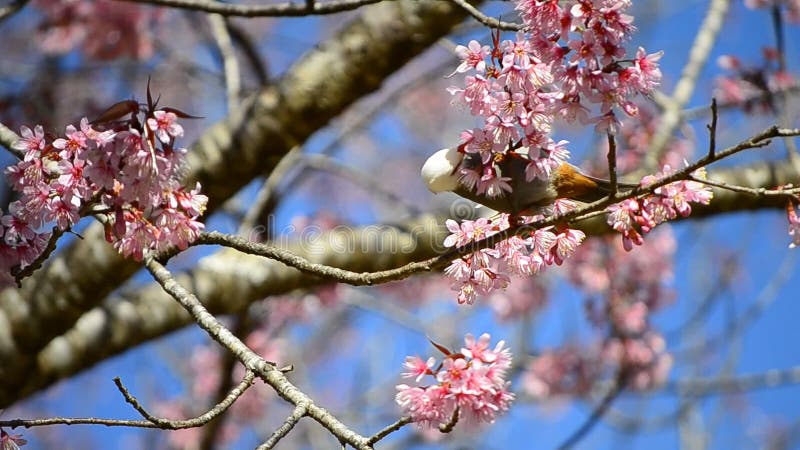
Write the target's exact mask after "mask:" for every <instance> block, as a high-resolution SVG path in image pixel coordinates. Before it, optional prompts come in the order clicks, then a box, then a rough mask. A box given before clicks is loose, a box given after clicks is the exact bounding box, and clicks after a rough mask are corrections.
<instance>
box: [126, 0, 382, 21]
mask: <svg viewBox="0 0 800 450" xmlns="http://www.w3.org/2000/svg"><path fill="white" fill-rule="evenodd" d="M119 1H124V2H136V3H152V4H155V5H161V6H167V7H170V8H179V9H188V10H192V11H203V12H207V13H214V14H220V15H223V16H228V17H230V16H238V17H302V16H311V15H324V14H335V13H340V12H344V11H352V10H354V9H357V8H360V7H362V6H366V5H371V4H374V3H379V2H381V1H384V0H330V1H327V2H324V3H314V7H313V9H311V10H309V9H308V5H307V3H306V2H302V3H295V2H286V3H277V4H272V5H244V4H233V3H222V2H218V1H213V0H119Z"/></svg>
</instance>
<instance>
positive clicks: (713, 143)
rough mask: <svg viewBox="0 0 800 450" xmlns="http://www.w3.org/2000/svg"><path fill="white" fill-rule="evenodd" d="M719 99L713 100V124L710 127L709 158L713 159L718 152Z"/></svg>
mask: <svg viewBox="0 0 800 450" xmlns="http://www.w3.org/2000/svg"><path fill="white" fill-rule="evenodd" d="M718 116H719V114H718V113H717V99H716V98H712V99H711V124H710V125H706V126H707V127H708V157H709V158H713V157H714V153H716V152H717V117H718Z"/></svg>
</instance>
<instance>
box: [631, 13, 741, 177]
mask: <svg viewBox="0 0 800 450" xmlns="http://www.w3.org/2000/svg"><path fill="white" fill-rule="evenodd" d="M729 6H730V0H712V1H711V4H710V5H709V7H708V12H707V13H706V17H705V19H703V23H702V24H701V25H700V30H699V31H698V32H697V35H696V36H695V39H694V43H693V44H692V48H691V50H690V51H689V61H687V63H686V66H684V68H683V72H682V73H681V78H680V79H679V80H678V83H677V84H676V85H675V90H673V91H672V95H671V96H670V99H669V101H668V102H666V104H665V108H664V114H663V115H662V116H661V122H660V124H659V127H658V132H657V133H656V135H655V136H653V140H652V141H651V142H650V151H649V152H648V154H647V162H646V167H648V168H653V167H656V166H657V165H658V158H659V157H660V155H661V153H662V151H663V150H664V148H665V146H666V145H667V142H668V141H669V139H670V138H671V137H672V134H673V133H674V132H675V129H676V128H677V127H678V125H679V124H680V122H681V119H682V114H681V112H682V110H683V108H684V107H685V106H686V103H687V102H688V101H689V100H690V99H691V97H692V92H694V88H695V85H696V84H697V79H698V77H699V76H700V72H701V71H702V69H703V66H705V63H706V60H707V59H708V55H709V54H710V53H711V47H712V46H713V45H714V41H715V40H716V38H717V35H718V34H719V30H720V29H721V28H722V23H723V21H724V19H725V14H726V13H727V12H728V7H729Z"/></svg>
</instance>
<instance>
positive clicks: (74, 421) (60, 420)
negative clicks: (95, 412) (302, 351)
mask: <svg viewBox="0 0 800 450" xmlns="http://www.w3.org/2000/svg"><path fill="white" fill-rule="evenodd" d="M254 378H255V374H253V372H252V371H247V372H246V373H245V375H244V378H243V379H242V381H241V382H240V383H239V384H238V385H237V386H236V387H234V388H233V389H231V391H230V392H229V393H228V395H227V396H226V397H225V399H223V400H222V401H221V402H219V403H218V404H216V405H215V406H214V407H213V408H211V409H209V410H208V411H206V412H205V413H203V414H202V415H200V416H197V417H195V418H193V419H185V420H172V419H163V418H160V417H156V416H153V415H152V414H150V413H148V412H147V411H146V410H145V409H144V408H143V407H142V406H141V405H140V404H139V402H138V400H136V398H135V397H133V396H132V395H131V394H130V393H129V392H128V390H127V389H126V388H125V386H123V384H122V381H120V379H119V377H117V378H114V383H115V384H116V385H117V389H119V391H120V392H121V393H122V395H123V396H124V397H125V401H127V402H128V403H130V404H131V405H132V406H133V407H134V409H136V411H138V412H139V414H141V415H142V417H144V418H145V419H146V420H118V419H99V418H94V417H87V418H67V417H54V418H48V419H12V420H0V426H3V427H12V428H14V427H25V428H31V427H41V426H50V425H105V426H109V427H136V428H160V429H164V430H180V429H183V428H196V427H201V426H203V425H205V424H207V423H208V422H210V421H211V420H213V419H214V418H216V417H217V416H219V415H220V414H222V413H224V412H225V411H226V410H227V409H228V408H230V407H231V405H233V403H234V402H235V401H236V399H238V398H239V397H240V396H241V395H242V394H243V393H244V392H245V391H246V390H247V389H248V388H249V387H250V386H252V384H253V379H254Z"/></svg>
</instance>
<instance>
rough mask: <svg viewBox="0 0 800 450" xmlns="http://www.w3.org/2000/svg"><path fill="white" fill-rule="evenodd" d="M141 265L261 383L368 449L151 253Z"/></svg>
mask: <svg viewBox="0 0 800 450" xmlns="http://www.w3.org/2000/svg"><path fill="white" fill-rule="evenodd" d="M144 263H145V267H146V268H147V270H148V271H149V272H150V274H151V275H152V276H153V278H154V279H155V280H156V282H158V284H159V285H161V288H162V289H163V290H164V291H165V292H166V293H167V294H169V295H170V296H171V297H172V298H174V299H175V300H176V301H177V302H178V303H180V305H181V306H182V307H183V308H184V309H185V310H186V311H187V312H188V313H189V314H190V315H191V316H192V317H193V318H194V320H195V323H197V325H198V326H199V327H200V328H201V329H203V330H204V331H205V332H206V333H208V335H209V336H211V338H212V339H214V340H215V341H216V342H218V343H219V344H220V345H222V346H223V347H224V348H225V349H227V350H228V351H229V352H231V353H232V354H234V355H236V358H237V359H238V360H239V361H240V362H241V363H242V364H243V365H244V366H245V368H247V369H248V370H252V371H253V372H255V373H256V374H257V375H258V376H259V377H261V379H262V380H264V382H265V383H267V384H269V385H270V386H271V387H272V388H273V389H275V391H276V392H277V393H278V395H280V396H281V397H282V398H283V399H284V400H286V401H288V402H290V403H292V404H293V405H295V406H298V405H307V408H308V411H307V414H308V416H309V417H311V418H313V419H314V420H315V421H316V422H317V423H319V424H320V425H322V426H323V427H325V429H327V430H328V431H330V432H331V434H333V435H334V436H336V437H337V438H338V439H340V440H342V441H344V442H347V444H349V445H351V446H353V447H355V448H356V449H359V450H372V449H371V446H369V445H367V444H366V440H367V438H365V437H364V436H361V435H360V434H358V433H356V432H355V431H353V430H351V429H350V428H349V427H347V426H346V425H345V424H343V423H342V422H341V421H339V419H337V418H336V417H335V416H333V415H332V414H331V413H329V412H328V411H327V410H325V409H324V408H321V407H319V406H317V405H316V404H314V402H313V401H312V400H311V398H309V397H308V395H306V394H305V393H303V392H301V391H300V390H299V389H297V387H295V386H294V385H293V384H292V383H291V382H290V381H289V380H288V379H287V378H286V376H285V375H284V374H283V373H282V372H281V371H280V370H278V369H277V368H276V367H275V364H274V363H271V362H269V361H266V360H265V359H264V358H262V357H261V356H259V355H258V354H256V353H255V352H253V351H252V350H251V349H250V348H248V347H247V346H246V345H245V344H244V342H242V341H241V340H240V339H239V338H237V337H236V336H235V335H234V334H233V333H231V332H230V330H228V329H227V328H226V327H225V326H224V325H223V324H222V323H221V322H220V321H219V320H217V319H216V318H215V317H214V316H213V315H212V314H211V313H209V312H208V310H207V309H206V308H205V306H203V304H202V303H201V302H200V300H198V299H197V297H195V296H194V295H193V294H191V293H190V292H189V291H187V290H186V289H185V288H184V287H183V286H181V285H180V283H178V282H177V281H176V280H175V278H173V276H172V274H171V273H170V272H169V271H168V270H167V269H166V267H164V266H163V265H161V263H159V262H158V261H156V260H155V259H154V258H153V257H152V256H151V255H148V256H145V259H144Z"/></svg>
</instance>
